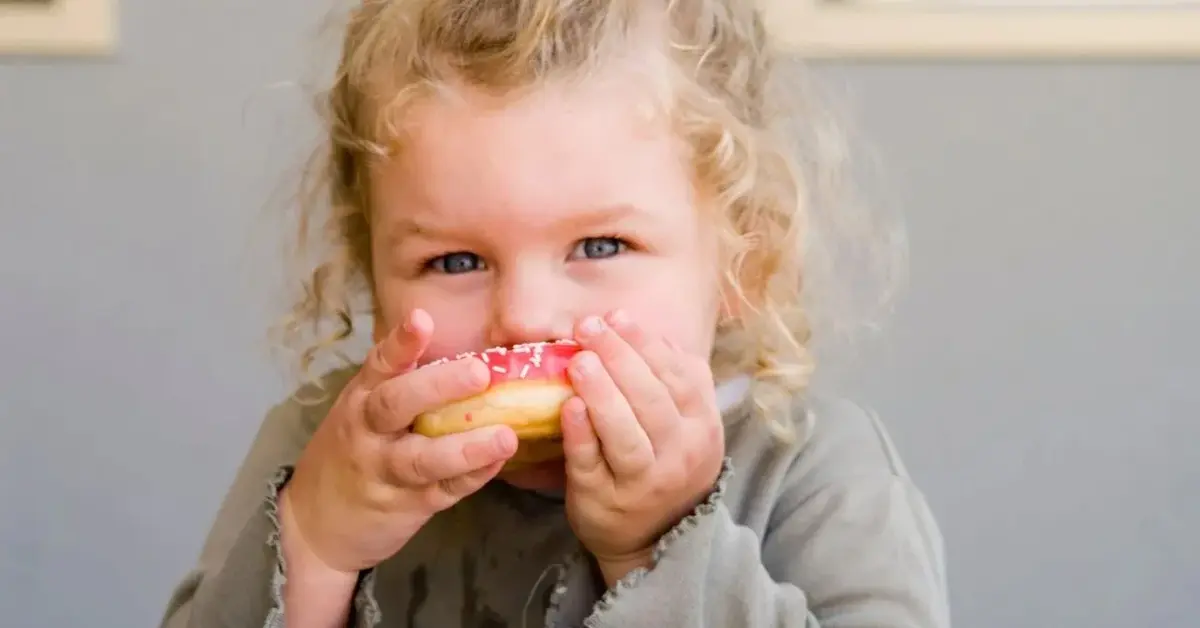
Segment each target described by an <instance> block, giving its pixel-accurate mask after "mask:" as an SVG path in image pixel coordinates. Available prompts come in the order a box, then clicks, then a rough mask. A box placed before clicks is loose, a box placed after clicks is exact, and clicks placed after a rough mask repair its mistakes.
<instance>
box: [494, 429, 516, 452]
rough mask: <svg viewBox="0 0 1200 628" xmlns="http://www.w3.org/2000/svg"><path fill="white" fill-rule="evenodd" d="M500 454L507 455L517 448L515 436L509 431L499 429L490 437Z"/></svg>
mask: <svg viewBox="0 0 1200 628" xmlns="http://www.w3.org/2000/svg"><path fill="white" fill-rule="evenodd" d="M492 440H493V442H495V443H496V447H497V448H499V449H500V452H501V453H508V452H510V451H512V450H514V449H516V448H517V435H516V434H514V433H513V431H512V430H510V429H501V430H499V431H497V432H496V435H495V436H494V437H492Z"/></svg>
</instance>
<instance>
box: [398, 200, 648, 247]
mask: <svg viewBox="0 0 1200 628" xmlns="http://www.w3.org/2000/svg"><path fill="white" fill-rule="evenodd" d="M647 215H648V214H647V212H646V211H644V210H643V209H641V208H640V207H637V206H635V205H631V204H627V203H618V204H615V205H604V206H599V207H595V208H588V209H583V210H577V211H570V210H567V211H564V212H563V213H561V214H559V215H556V216H552V217H550V218H549V219H548V220H547V221H546V223H545V224H543V225H535V224H529V225H526V226H527V227H528V228H529V229H530V230H531V231H539V230H545V231H547V232H550V233H556V232H571V231H578V230H580V229H588V228H597V227H601V226H604V225H611V224H614V223H618V222H621V221H624V220H631V219H632V220H637V221H638V222H644V219H645V218H646V217H647ZM472 228H473V227H470V226H464V229H472ZM461 235H462V233H461V231H460V230H459V229H457V228H445V227H441V226H438V225H437V224H435V223H432V222H429V221H422V220H421V219H419V218H417V217H414V216H405V217H403V218H398V219H397V220H396V221H395V222H393V223H392V224H391V225H389V226H388V228H387V238H386V240H387V242H388V243H389V245H395V244H398V243H399V242H401V241H403V240H404V239H405V238H413V237H418V238H428V239H453V238H456V237H457V236H461Z"/></svg>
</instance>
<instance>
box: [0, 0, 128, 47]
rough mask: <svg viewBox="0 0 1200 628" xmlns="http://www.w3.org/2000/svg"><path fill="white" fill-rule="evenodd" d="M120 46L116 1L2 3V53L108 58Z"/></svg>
mask: <svg viewBox="0 0 1200 628" xmlns="http://www.w3.org/2000/svg"><path fill="white" fill-rule="evenodd" d="M116 44H117V0H54V1H53V2H49V3H45V4H38V3H19V2H3V1H0V54H34V55H86V56H92V55H108V54H111V53H113V52H114V51H115V49H116Z"/></svg>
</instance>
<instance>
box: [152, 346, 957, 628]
mask: <svg viewBox="0 0 1200 628" xmlns="http://www.w3.org/2000/svg"><path fill="white" fill-rule="evenodd" d="M350 375H351V371H349V370H345V371H339V372H335V373H332V374H330V375H329V376H327V377H326V378H325V380H324V386H325V392H326V393H327V395H326V396H327V398H328V399H330V400H332V399H333V398H334V397H336V395H337V393H338V391H339V390H340V389H341V387H342V386H344V385H345V383H346V382H347V380H348V379H349V377H350ZM719 392H720V393H721V395H720V396H721V397H722V398H723V402H724V404H725V407H726V409H725V413H724V416H725V424H726V449H727V458H726V461H725V466H724V468H723V470H722V473H721V476H720V478H719V480H718V482H717V486H716V488H715V490H714V491H713V492H712V494H711V495H709V497H708V499H707V500H706V501H705V502H704V503H702V504H701V505H700V506H699V507H698V508H697V509H696V510H695V511H694V512H693V513H692V514H691V515H690V516H688V517H687V518H686V519H684V520H683V521H682V522H681V523H679V525H677V526H676V527H675V528H674V529H673V530H672V531H671V532H669V533H668V534H667V535H666V536H665V537H664V538H663V539H662V540H661V541H660V542H659V544H658V547H657V549H656V552H655V564H654V566H653V567H652V568H651V569H649V570H638V571H635V572H634V573H632V574H630V575H629V576H628V577H626V578H625V579H624V580H623V581H622V582H620V583H618V585H617V586H616V587H614V588H612V589H608V590H606V588H605V586H604V584H603V581H602V580H600V579H599V577H598V576H597V574H596V573H595V570H594V569H593V568H592V566H591V564H590V563H589V561H588V560H587V554H586V553H585V552H584V551H583V549H582V547H581V546H580V544H579V542H578V541H577V540H576V539H575V537H574V535H573V534H572V533H571V529H570V527H569V526H568V525H567V521H566V517H565V515H564V512H563V504H562V500H561V499H560V498H558V497H556V496H553V495H540V494H536V493H531V492H526V491H521V490H518V489H515V488H512V487H510V486H508V485H506V484H504V483H502V482H493V483H491V484H489V485H488V486H486V487H485V488H484V489H482V490H481V491H479V492H478V493H476V494H475V495H473V496H471V497H470V498H468V499H466V500H463V501H462V502H461V503H460V504H459V505H457V506H456V507H454V508H452V509H450V510H448V511H446V512H443V513H440V514H439V515H437V516H435V517H434V518H433V519H432V520H431V521H430V523H429V524H427V525H426V526H425V528H423V529H422V530H421V532H420V533H419V534H418V535H417V536H416V537H414V538H413V539H412V540H411V541H410V542H409V543H408V544H407V545H405V547H404V548H403V549H402V550H401V551H400V552H399V553H397V554H396V555H395V556H393V557H391V558H390V559H388V560H386V561H384V562H383V563H381V564H380V565H379V566H377V567H376V568H375V569H372V570H370V571H368V572H365V573H364V574H363V575H362V577H361V578H360V581H359V587H358V591H357V594H356V596H355V603H354V609H355V610H354V617H353V618H351V620H350V624H351V625H353V626H363V627H368V626H369V627H374V628H414V627H418V628H426V627H431V628H443V627H450V626H461V627H463V628H500V627H507V628H533V627H541V626H544V627H546V628H568V627H569V628H578V627H581V626H582V627H586V628H608V627H612V628H617V627H622V628H625V627H628V628H641V627H646V628H662V627H664V626H680V627H687V628H692V627H699V626H737V627H747V628H759V627H763V628H765V627H767V626H772V627H781V626H787V627H795V628H801V627H804V628H818V627H819V628H917V627H921V628H945V627H948V626H949V625H950V619H949V609H948V602H947V592H946V579H945V571H944V570H945V567H944V560H943V542H942V537H941V534H940V531H939V529H938V526H937V524H936V522H935V521H934V519H933V517H932V515H931V513H930V511H929V509H928V507H927V505H926V503H925V500H924V498H923V497H922V495H921V493H920V491H919V490H918V489H917V488H916V487H915V486H914V485H913V483H912V481H911V480H910V479H909V477H908V475H907V474H906V472H905V470H904V467H903V465H902V463H901V462H900V459H899V457H898V456H897V454H896V451H895V449H894V447H893V446H892V443H891V441H890V439H889V437H888V436H887V433H886V432H885V430H884V428H883V426H882V425H881V423H880V422H879V421H878V420H877V418H876V417H875V416H873V415H872V414H870V413H868V412H866V411H864V410H863V409H861V408H859V407H857V406H855V405H853V404H851V403H848V402H845V401H841V400H820V399H813V398H808V399H804V400H797V401H796V403H795V404H794V408H793V412H794V413H795V416H794V417H793V418H794V419H795V421H796V422H797V425H798V427H799V431H800V433H801V434H803V435H805V438H803V439H799V440H798V441H797V442H796V443H795V444H791V445H787V444H780V443H778V441H776V440H774V438H773V436H772V435H771V433H770V432H769V430H768V428H767V426H766V425H765V423H763V422H762V421H760V420H757V419H754V418H751V416H750V406H749V403H748V400H747V398H746V397H745V395H744V392H745V387H744V382H738V381H735V382H732V383H730V384H728V385H726V386H725V387H724V388H723V389H722V390H720V391H719ZM309 394H311V391H302V395H301V398H304V397H305V396H308V395H309ZM328 409H329V402H326V403H323V404H313V405H304V404H301V403H298V402H296V401H287V402H284V403H282V404H280V405H278V406H276V407H275V408H273V409H272V410H271V411H270V412H269V413H268V415H267V417H266V420H265V421H264V423H263V425H262V427H261V428H260V430H259V433H258V436H257V437H256V438H255V441H254V443H253V445H252V446H251V449H250V452H249V454H248V455H247V457H246V459H245V461H244V462H243V464H242V466H241V468H240V469H239V471H238V474H237V477H236V479H235V480H234V484H233V486H232V487H231V488H230V490H229V492H228V493H227V495H226V497H225V499H224V502H223V503H222V505H221V508H220V510H219V511H218V513H217V517H216V521H215V523H214V524H213V526H212V529H211V531H210V532H209V535H208V538H207V539H206V541H205V543H204V548H203V550H202V551H201V554H200V558H199V561H198V563H197V564H196V565H195V567H194V568H193V569H192V570H191V571H190V572H189V573H188V574H187V576H186V577H185V578H184V579H183V580H182V582H180V583H179V584H178V585H177V587H176V588H175V591H174V593H173V595H172V596H171V599H170V602H169V603H168V607H167V610H166V613H165V615H164V617H163V620H162V624H161V626H162V628H184V627H185V626H191V627H197V628H217V627H230V628H233V627H237V628H259V627H266V628H282V627H283V626H284V621H283V618H284V614H285V609H284V608H283V602H282V595H281V593H282V585H283V582H284V573H283V568H282V563H281V561H280V556H279V542H278V541H279V533H278V525H277V518H276V516H275V514H276V510H275V508H276V497H277V495H278V491H279V489H280V488H281V487H282V486H283V485H284V484H285V483H286V481H287V478H288V477H289V475H290V472H291V465H292V464H294V463H295V461H296V459H297V458H298V457H299V454H300V452H301V450H303V448H304V446H305V444H306V443H307V442H308V439H309V438H310V437H311V436H312V434H313V432H314V430H315V429H316V426H317V424H318V423H319V422H320V421H321V420H322V419H323V417H324V416H325V414H326V412H327V411H328ZM485 521H486V523H484V522H485Z"/></svg>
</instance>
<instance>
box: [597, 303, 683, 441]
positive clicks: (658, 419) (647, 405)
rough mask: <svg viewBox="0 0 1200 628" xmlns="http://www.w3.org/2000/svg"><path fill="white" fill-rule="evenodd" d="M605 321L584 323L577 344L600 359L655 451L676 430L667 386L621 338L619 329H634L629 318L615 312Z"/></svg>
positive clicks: (676, 412)
mask: <svg viewBox="0 0 1200 628" xmlns="http://www.w3.org/2000/svg"><path fill="white" fill-rule="evenodd" d="M607 319H608V320H607V323H608V324H606V323H605V321H602V320H600V319H599V318H595V317H593V318H590V319H587V320H584V321H583V323H582V324H581V325H580V329H579V333H580V344H581V345H583V347H584V348H585V349H591V350H592V351H595V352H596V355H598V356H600V361H601V362H603V363H604V367H605V370H607V371H608V373H609V375H610V376H611V377H612V378H613V382H615V383H616V385H617V388H619V389H620V390H621V393H622V394H623V395H624V396H625V399H626V400H627V401H628V402H629V406H630V407H631V408H633V414H634V416H635V417H637V420H638V422H639V423H640V424H641V426H642V429H644V430H645V431H646V435H647V436H648V437H649V438H650V444H651V446H652V447H654V448H655V451H658V450H659V449H661V448H662V447H663V446H665V445H666V444H668V443H670V439H671V438H672V436H673V435H674V433H675V430H676V429H678V427H679V410H678V408H676V407H675V401H674V399H672V397H671V392H670V391H669V390H668V389H667V386H666V384H665V383H664V382H663V381H662V380H660V379H659V378H658V375H657V374H656V373H655V372H654V369H652V368H650V365H649V364H648V363H647V362H646V360H645V358H643V357H642V355H641V354H640V353H639V351H638V349H637V348H636V347H635V346H634V345H633V344H631V343H630V342H629V341H628V340H627V339H626V338H625V337H624V336H622V335H621V333H620V330H621V329H625V330H630V329H636V325H634V323H633V322H632V321H630V319H629V316H628V315H627V314H626V313H624V312H622V311H620V310H617V311H615V312H611V313H610V314H609V315H608V317H607Z"/></svg>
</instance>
